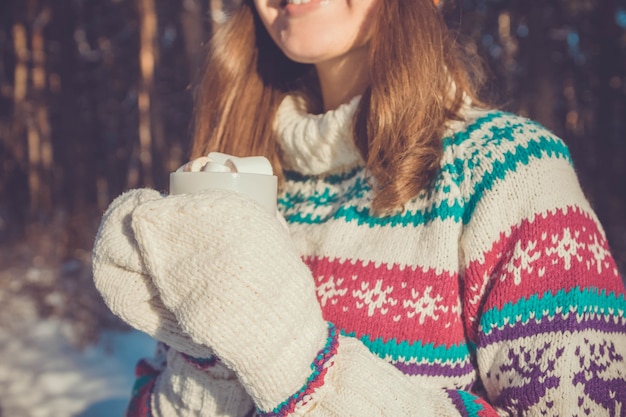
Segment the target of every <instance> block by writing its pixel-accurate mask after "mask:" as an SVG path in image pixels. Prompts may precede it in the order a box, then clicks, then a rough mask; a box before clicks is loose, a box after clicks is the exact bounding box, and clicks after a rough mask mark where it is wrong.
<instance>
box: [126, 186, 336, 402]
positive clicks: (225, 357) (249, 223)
mask: <svg viewBox="0 0 626 417" xmlns="http://www.w3.org/2000/svg"><path fill="white" fill-rule="evenodd" d="M132 217H133V220H132V227H133V230H134V231H135V236H136V238H137V243H138V245H139V248H140V249H141V251H142V256H143V259H144V261H145V265H146V268H147V270H148V272H149V274H150V275H151V276H152V278H153V280H154V283H155V285H156V286H157V288H158V290H159V293H160V295H161V299H162V300H163V303H164V304H165V305H166V306H167V307H168V308H169V309H170V310H171V311H172V312H173V313H174V315H175V316H176V317H177V318H178V321H179V323H180V325H181V327H182V328H183V329H184V330H185V331H186V332H187V333H188V334H189V335H190V336H191V337H192V339H193V340H194V341H195V342H197V343H199V344H203V345H206V346H210V347H211V348H212V349H213V350H214V351H215V353H216V355H217V356H218V357H219V358H220V359H221V360H222V362H223V363H225V364H226V365H227V366H228V367H229V368H231V369H233V370H234V371H235V372H236V373H237V375H238V377H239V379H240V381H241V382H242V384H243V386H244V387H245V388H246V390H247V391H248V393H249V394H250V395H251V396H252V398H253V399H254V401H255V403H256V405H257V407H258V408H259V409H261V410H264V411H271V410H273V409H275V408H276V407H278V406H279V405H280V404H281V403H283V402H285V401H286V400H287V399H288V398H290V397H291V398H293V396H294V394H296V393H297V392H298V391H299V390H300V389H301V388H302V387H303V386H305V384H306V383H307V381H309V380H310V378H311V375H312V374H314V373H315V372H314V369H313V366H312V364H313V363H314V361H316V358H319V357H320V352H324V347H325V346H326V344H327V342H328V340H330V338H329V330H328V326H327V323H326V322H325V321H324V320H323V318H322V314H321V309H320V306H319V304H318V302H317V299H316V297H315V286H314V282H313V278H312V276H311V273H310V271H309V269H308V268H307V267H306V265H304V263H303V262H302V261H301V259H300V257H299V255H298V253H297V252H296V250H295V249H294V247H293V246H292V242H291V239H290V237H289V234H288V232H287V231H286V230H285V228H284V227H283V225H281V223H280V222H279V221H277V219H276V218H274V217H273V216H270V215H269V214H267V213H266V212H265V211H264V210H263V209H261V208H260V207H259V206H257V205H256V204H255V203H253V202H251V201H249V200H247V199H246V198H245V197H242V196H240V195H238V194H236V193H233V192H229V191H218V190H212V191H208V192H203V193H198V194H190V195H177V196H169V197H166V198H164V199H160V200H155V201H149V202H146V203H144V204H142V205H140V206H139V207H138V208H137V209H136V210H135V211H134V212H133V215H132ZM331 333H332V332H331Z"/></svg>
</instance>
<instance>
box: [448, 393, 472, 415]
mask: <svg viewBox="0 0 626 417" xmlns="http://www.w3.org/2000/svg"><path fill="white" fill-rule="evenodd" d="M447 394H448V397H450V400H451V401H452V404H454V406H455V407H456V409H457V410H459V413H460V414H461V416H462V417H469V413H468V412H467V408H465V402H464V401H463V398H461V395H459V392H458V391H456V390H448V391H447Z"/></svg>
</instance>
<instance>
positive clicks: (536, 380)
mask: <svg viewBox="0 0 626 417" xmlns="http://www.w3.org/2000/svg"><path fill="white" fill-rule="evenodd" d="M301 104H302V103H300V104H298V102H297V101H293V100H291V99H288V100H287V101H286V102H285V103H284V104H283V106H281V108H280V111H279V114H278V118H277V131H278V132H279V133H280V134H279V143H280V145H281V148H282V151H283V154H284V157H285V166H287V167H289V168H290V170H291V172H287V173H286V182H285V185H284V187H283V190H282V192H281V194H280V196H279V207H280V210H281V212H282V214H283V215H284V217H285V219H286V220H287V223H288V224H289V229H290V237H286V235H282V234H281V233H280V232H279V231H278V230H276V229H275V227H277V226H275V224H274V223H272V222H270V221H269V220H268V218H263V217H262V216H261V217H259V216H257V214H254V213H255V211H254V210H252V209H250V207H248V206H247V205H245V204H244V203H241V204H240V202H238V203H235V200H236V199H235V200H232V199H230V197H228V198H227V199H226V200H228V202H226V200H225V201H224V202H223V206H221V207H219V208H218V209H217V212H214V213H211V211H212V210H210V209H209V208H208V207H209V206H210V205H211V204H213V203H212V202H211V199H212V198H218V197H217V196H213V197H211V196H210V195H205V196H196V197H188V198H187V200H184V199H170V198H165V199H161V200H151V201H146V202H141V203H138V204H137V208H136V209H135V210H133V217H134V219H133V221H132V222H131V225H132V229H133V231H134V233H135V235H134V236H135V238H136V240H135V241H134V242H132V245H131V247H132V249H131V250H133V251H135V252H138V253H140V254H141V256H140V258H141V259H143V260H144V262H145V271H144V272H147V273H148V275H149V276H150V277H151V278H152V283H153V284H154V285H155V287H156V288H157V291H158V294H159V296H160V299H161V300H162V305H164V306H167V309H168V311H171V312H172V313H173V315H174V317H175V318H176V320H177V322H178V323H179V324H180V329H181V331H182V332H183V333H185V334H188V335H189V336H190V337H191V338H192V339H193V341H194V342H195V343H197V344H198V345H199V346H211V347H212V348H214V350H215V352H216V353H217V355H218V356H220V357H222V356H223V357H222V359H223V362H220V361H215V360H214V361H213V362H210V365H206V366H204V367H203V368H202V372H200V373H193V375H194V376H193V378H192V377H191V375H192V373H191V371H189V372H188V371H186V370H185V369H186V368H185V367H178V368H176V370H175V371H173V368H172V367H173V366H174V365H175V364H176V360H175V359H173V358H171V357H168V361H167V364H166V365H165V367H162V366H157V365H150V366H145V367H143V368H142V366H143V365H140V367H138V370H139V371H140V372H139V374H140V375H141V376H142V377H141V378H140V379H139V380H138V386H137V388H138V389H137V390H136V391H135V395H134V397H133V402H132V403H131V406H130V407H129V415H132V416H148V415H156V416H174V415H178V416H192V415H198V413H199V412H200V411H198V410H210V411H209V413H212V412H213V410H229V411H228V412H229V413H231V414H230V415H233V416H237V415H243V414H244V410H246V409H247V407H249V405H250V403H249V402H246V400H245V398H246V396H245V395H243V394H242V391H241V390H238V388H232V390H229V391H228V393H226V394H224V393H221V394H220V393H219V392H220V391H219V390H214V389H212V388H211V387H212V386H213V385H212V384H214V383H215V382H214V381H216V380H219V378H216V377H215V375H214V374H213V372H215V371H216V369H218V368H215V367H219V366H223V364H226V365H227V366H228V367H230V368H231V369H232V370H233V371H234V372H235V374H236V375H238V377H239V378H240V379H241V381H242V382H243V386H244V387H245V389H246V390H247V392H249V393H251V394H252V399H253V400H254V402H255V404H256V406H257V407H258V408H260V409H261V410H263V411H265V413H263V414H268V415H277V416H285V415H307V416H349V415H358V416H383V415H389V416H415V415H424V416H430V415H433V416H434V415H437V416H466V415H472V416H495V415H521V416H539V415H542V416H543V415H547V416H564V415H579V414H584V415H594V416H613V415H619V414H620V413H623V411H624V410H626V379H625V376H626V363H625V361H624V358H626V318H625V317H624V311H626V300H625V297H624V293H625V291H624V286H623V283H622V280H621V277H620V275H619V272H618V271H617V268H616V266H615V263H614V262H613V259H612V257H611V254H610V251H609V248H608V244H607V242H606V238H605V236H604V233H603V231H602V229H601V227H600V225H599V223H598V221H597V218H596V217H595V215H594V213H593V211H592V210H591V208H590V206H589V204H588V202H587V201H586V199H585V198H584V195H583V194H582V192H581V190H580V187H579V185H578V182H577V179H576V174H575V172H574V170H573V168H572V165H571V159H570V157H569V153H568V152H567V148H566V147H565V145H564V144H563V143H562V141H560V140H559V139H558V138H556V137H555V136H554V135H552V134H551V133H550V132H548V131H547V130H545V129H544V128H542V127H541V126H539V125H537V124H535V123H533V122H531V121H528V120H527V119H524V118H520V117H517V116H514V115H510V114H507V113H502V112H495V111H493V112H487V111H471V112H469V111H468V113H467V119H466V120H465V121H464V122H459V123H454V124H451V125H450V126H449V131H448V133H447V135H446V137H444V138H443V139H442V141H443V158H442V162H441V168H440V171H439V173H438V175H437V177H436V178H435V181H434V182H433V185H432V187H431V188H430V189H429V190H425V191H424V192H423V193H420V194H419V195H418V196H416V197H415V198H414V199H413V200H411V201H410V202H408V203H407V204H406V207H405V210H404V211H403V212H402V213H397V214H394V215H391V216H387V217H378V216H375V215H374V214H372V213H371V212H370V203H371V201H372V190H371V189H370V187H369V182H370V178H369V176H368V173H367V172H366V170H365V169H363V166H362V161H361V160H360V157H359V156H358V152H356V149H355V148H354V146H353V145H352V138H351V135H350V126H351V116H352V115H353V112H354V109H355V108H356V105H357V104H358V102H357V100H354V101H353V102H351V103H350V104H348V105H345V106H342V107H340V108H339V109H337V111H334V112H330V113H327V114H324V115H319V116H311V115H306V114H304V113H303V107H302V105H301ZM328 132H330V133H328ZM318 144H324V145H323V146H320V147H319V148H318V147H317V145H318ZM207 199H208V200H207ZM218 199H219V198H218ZM207 203H208V205H207ZM114 204H115V203H114ZM218 212H219V213H221V214H219V215H218V214H216V213H218ZM214 215H216V216H218V217H217V218H214V217H211V216H214ZM231 216H232V217H234V218H237V219H239V220H238V221H237V222H238V223H239V224H240V225H244V227H242V228H238V227H237V226H236V225H235V224H234V223H228V219H229V218H231ZM189 218H195V219H196V220H197V219H202V220H201V222H192V221H189V220H188V219H189ZM169 219H171V220H172V221H173V225H171V226H166V225H167V223H168V222H169ZM224 219H226V221H224ZM150 222H153V223H155V224H152V223H150ZM268 222H269V223H268ZM275 223H278V222H275ZM142 225H143V226H142ZM155 225H156V226H157V227H154V226H155ZM223 227H225V229H224V228H223ZM144 229H145V230H144ZM220 230H227V231H228V233H225V234H224V235H220V233H222V232H220ZM237 230H239V232H237ZM194 231H195V234H194V233H193V232H194ZM264 231H266V233H269V236H274V237H272V238H270V237H268V236H265V235H264ZM237 233H239V234H237ZM189 235H191V236H193V239H191V240H190V241H185V238H186V237H187V236H189ZM233 236H234V237H236V239H235V238H233ZM279 236H280V237H279ZM257 237H258V240H257ZM109 241H110V242H116V241H117V240H115V239H113V240H109ZM106 246H107V245H106V244H101V245H97V247H98V248H99V249H100V250H105V249H106ZM153 246H155V247H153ZM222 247H223V248H225V249H226V250H225V252H224V254H222V253H221V251H220V250H219V248H222ZM270 247H271V248H279V249H278V250H274V251H272V250H271V249H270ZM106 251H108V253H112V251H111V250H109V249H106ZM237 251H241V252H242V253H244V252H245V253H248V252H249V253H254V254H256V255H255V256H251V257H249V258H247V257H245V256H241V257H237V256H234V255H233V253H235V252H237ZM294 252H295V253H296V254H297V255H298V256H299V257H300V258H301V259H302V261H303V263H304V265H306V267H308V268H303V267H302V265H301V264H300V263H299V261H298V262H297V261H296V260H295V258H296V257H297V256H296V255H294ZM209 254H215V257H214V258H213V259H210V255H209ZM203 255H204V256H203ZM283 255H284V256H283ZM96 258H98V257H96ZM113 258H115V257H114V256H113V257H100V258H98V259H100V260H101V261H104V262H111V260H112V259H113ZM244 258H245V259H247V260H246V261H244ZM230 260H234V263H230V262H225V261H230ZM115 262H117V260H115ZM242 262H243V263H242ZM95 270H96V269H95ZM99 270H100V271H105V269H99ZM254 271H258V273H255V272H254ZM203 273H204V274H205V277H204V278H205V279H203V278H199V277H200V276H201V275H202V274H203ZM220 276H221V277H222V278H220ZM98 279H101V280H103V281H106V280H107V279H108V278H107V277H105V276H101V277H99V278H98ZM292 280H293V282H292ZM268 282H275V283H277V286H276V287H268V286H267V284H268ZM309 285H310V286H312V288H310V287H309ZM283 287H284V288H283ZM100 288H103V289H104V291H112V292H115V291H124V288H123V286H119V285H118V286H100ZM297 288H299V289H297ZM309 291H312V292H313V293H314V294H315V295H316V298H317V300H316V303H317V304H318V306H319V308H321V312H322V314H323V318H324V320H326V321H327V322H328V323H331V325H330V327H329V328H328V333H327V334H326V335H325V336H321V335H320V333H321V328H320V326H319V323H320V322H321V321H320V320H318V319H316V318H314V319H313V320H306V319H305V317H308V313H303V312H304V311H313V310H315V311H316V308H315V307H313V304H312V303H310V298H308V297H309V296H308V295H306V294H307V293H309V294H310V292H309ZM296 293H298V294H296ZM303 294H304V295H303ZM104 295H105V299H116V296H115V295H114V294H109V295H106V294H104ZM302 300H305V303H304V304H303V303H302ZM231 303H232V304H231ZM246 303H248V304H249V305H246ZM111 305H112V306H114V307H115V306H119V305H121V306H122V307H123V308H125V309H126V308H128V309H132V306H130V305H129V303H121V304H115V303H111ZM301 305H306V306H308V307H302V308H303V310H302V311H299V310H298V306H301ZM114 311H115V310H114ZM118 314H120V312H118ZM315 314H317V313H315ZM120 315H121V316H124V317H130V318H131V320H132V321H134V322H135V324H134V325H135V326H136V327H139V326H144V327H145V325H144V324H142V323H141V320H140V316H141V315H137V314H136V313H128V312H124V314H120ZM136 319H137V320H136ZM211 319H214V321H212V320H211ZM292 319H293V322H292ZM131 320H128V321H131ZM294 323H296V325H295V326H294ZM315 323H318V324H317V325H316V324H315ZM131 324H132V323H131ZM312 324H313V327H311V325H312ZM312 328H313V329H317V330H315V331H313V332H312V333H311V329H312ZM311 334H316V335H317V336H315V337H309V336H310V335H311ZM289 335H291V337H289ZM303 335H304V338H303V337H302V336H303ZM291 338H293V339H295V340H296V342H295V343H290V340H291ZM272 339H274V340H272ZM304 340H309V342H306V341H304ZM251 344H258V345H259V346H254V347H250V346H249V345H251ZM218 345H219V347H218ZM305 346H306V347H305ZM294 347H297V349H296V350H297V351H294V350H293V348H294ZM302 349H304V350H306V352H305V354H302V352H301V350H302ZM200 356H201V355H200ZM250 358H254V360H252V361H251V360H250ZM305 358H306V360H305ZM186 361H187V362H190V363H191V362H194V361H193V359H189V358H187V359H186ZM307 361H308V362H309V366H308V370H307V372H306V375H305V371H304V370H305V368H307V367H306V366H304V363H305V362H307ZM200 363H204V362H203V361H202V360H200ZM144 365H145V363H144ZM172 373H175V374H176V375H177V376H176V378H177V379H175V380H174V379H172V377H171V376H169V375H171V374H172ZM197 375H202V378H206V379H203V380H200V379H196V378H197ZM294 375H295V377H294ZM281 376H287V377H289V378H288V379H289V380H290V382H287V383H279V384H278V386H277V387H271V386H268V385H267V383H268V382H270V381H273V382H277V381H279V379H280V378H281ZM187 377H189V378H191V379H192V380H194V381H198V383H195V382H194V383H191V382H190V383H189V386H190V387H192V386H193V387H192V388H189V389H185V388H180V387H183V386H185V382H184V381H185V378H187ZM295 381H298V383H296V382H295ZM298 384H302V385H300V387H299V388H298V387H296V385H298ZM175 387H176V388H175ZM202 387H206V391H203V390H202ZM287 387H289V388H287ZM196 390H199V391H203V394H200V393H197V392H198V391H196ZM289 390H293V392H292V393H291V394H288V393H287V391H289ZM169 392H175V393H176V395H169V394H167V393H169ZM192 393H197V394H193V395H192ZM186 394H190V395H186ZM281 397H282V398H281ZM155 398H156V399H159V398H160V399H159V400H158V401H160V403H159V405H158V406H157V401H156V400H155ZM233 398H236V399H238V400H237V401H239V403H238V404H240V407H236V406H233V405H232V404H234V403H233V402H232V401H233ZM190 404H193V405H190ZM219 404H222V405H223V406H220V405H219ZM226 404H229V405H228V406H226ZM205 407H206V408H205ZM270 408H272V409H271V410H270ZM268 410H269V412H268ZM259 412H260V411H259ZM206 415H220V414H219V412H218V411H215V413H214V414H206ZM226 415H229V414H226Z"/></svg>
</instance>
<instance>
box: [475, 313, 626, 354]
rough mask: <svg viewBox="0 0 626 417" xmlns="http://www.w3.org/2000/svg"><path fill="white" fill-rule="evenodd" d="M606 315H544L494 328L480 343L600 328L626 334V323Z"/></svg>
mask: <svg viewBox="0 0 626 417" xmlns="http://www.w3.org/2000/svg"><path fill="white" fill-rule="evenodd" d="M604 318H605V316H602V315H599V314H598V315H596V316H595V317H589V316H586V317H584V318H582V319H581V318H579V317H577V316H576V315H575V314H573V313H570V314H569V315H568V316H567V317H563V316H562V315H556V316H554V317H543V318H542V319H541V320H540V321H539V322H537V321H536V320H535V319H530V320H529V321H528V322H527V323H521V322H517V323H514V325H513V326H505V327H504V328H503V329H498V328H494V329H491V330H490V331H489V334H484V333H483V334H482V335H481V336H480V342H479V345H480V346H481V347H485V346H488V345H490V344H492V343H498V342H502V341H505V340H515V339H520V338H522V337H530V336H536V335H538V334H541V333H551V332H552V333H555V332H582V331H585V330H598V331H600V332H604V333H624V334H626V325H625V324H623V323H622V321H621V318H618V320H617V323H615V321H614V320H613V319H614V318H615V316H610V318H609V321H608V322H607V321H606V320H605V319H604Z"/></svg>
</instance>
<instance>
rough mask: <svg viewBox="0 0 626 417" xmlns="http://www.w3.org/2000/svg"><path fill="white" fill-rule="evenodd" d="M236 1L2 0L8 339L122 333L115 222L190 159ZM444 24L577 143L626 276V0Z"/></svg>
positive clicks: (0, 91) (528, 106)
mask: <svg viewBox="0 0 626 417" xmlns="http://www.w3.org/2000/svg"><path fill="white" fill-rule="evenodd" d="M231 1H233V0H0V305H1V306H2V308H1V309H0V326H19V321H20V317H26V316H30V317H31V318H32V317H59V318H62V319H67V320H68V322H70V323H72V325H73V328H74V331H73V333H72V334H73V335H74V338H75V341H76V342H78V343H83V344H84V343H88V342H89V341H92V340H94V338H95V337H97V333H98V330H99V329H102V328H110V327H116V326H121V324H120V323H119V322H118V321H117V320H116V319H114V318H113V317H112V316H111V315H110V313H108V311H107V310H106V309H105V308H104V306H103V303H102V301H101V300H100V297H99V296H98V294H97V293H96V291H95V289H94V288H93V284H92V281H91V271H90V265H91V258H90V257H91V248H92V244H93V238H94V236H95V232H96V229H97V226H98V223H99V221H100V217H101V215H102V212H103V210H104V209H105V208H106V207H107V205H108V204H109V202H110V201H111V200H112V199H113V198H115V197H116V196H117V195H119V194H120V193H121V192H123V191H124V190H126V189H129V188H133V187H138V186H151V187H155V188H157V189H162V190H165V189H166V188H167V178H168V173H169V172H170V171H172V170H174V169H176V168H177V167H178V166H179V165H180V164H181V163H183V162H185V161H186V159H187V155H188V150H189V145H190V141H189V139H190V119H191V113H192V106H191V101H192V94H193V87H192V85H193V84H192V82H193V80H194V79H195V77H196V75H197V72H198V70H199V68H200V66H201V63H202V57H203V53H202V45H203V44H204V43H205V42H206V40H207V39H208V38H209V37H210V34H211V31H212V29H213V28H214V27H215V25H217V24H219V22H221V21H223V19H224V16H225V15H224V12H223V10H224V6H226V7H228V6H229V5H230V2H231ZM223 2H224V3H225V4H222V3H223ZM443 12H444V13H445V15H446V18H447V20H448V22H449V24H450V26H451V27H453V28H455V29H457V30H458V32H459V36H460V37H461V38H462V39H463V40H464V42H465V44H466V47H467V48H470V49H471V50H475V51H476V52H477V53H478V54H479V56H481V57H482V59H483V60H484V61H485V63H486V64H487V66H488V68H489V71H490V75H491V79H492V81H491V83H490V84H489V85H488V91H487V93H489V94H491V95H492V97H495V98H496V101H497V103H500V104H501V105H502V107H504V108H505V109H507V110H510V111H514V112H517V113H520V114H523V115H525V116H529V117H531V118H533V119H535V120H537V121H539V122H540V123H542V124H544V125H545V126H547V127H548V128H550V129H551V130H552V131H554V132H555V133H557V134H558V135H559V136H561V137H562V138H563V139H564V140H565V141H566V143H567V144H568V145H569V146H570V149H571V152H572V154H573V158H574V162H575V166H576V168H577V171H578V173H579V176H580V179H581V182H582V184H583V188H584V190H585V192H586V194H587V196H588V197H589V199H590V200H591V202H592V204H593V206H594V208H595V210H596V211H597V214H598V216H599V217H600V220H601V221H602V223H603V225H604V227H605V229H606V231H607V235H608V238H609V242H610V244H611V247H612V249H613V252H614V254H615V256H616V258H617V260H618V263H619V266H620V269H621V271H622V273H624V272H626V180H625V178H626V0H457V1H454V0H447V3H444V5H443ZM416 30H419V28H416Z"/></svg>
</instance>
